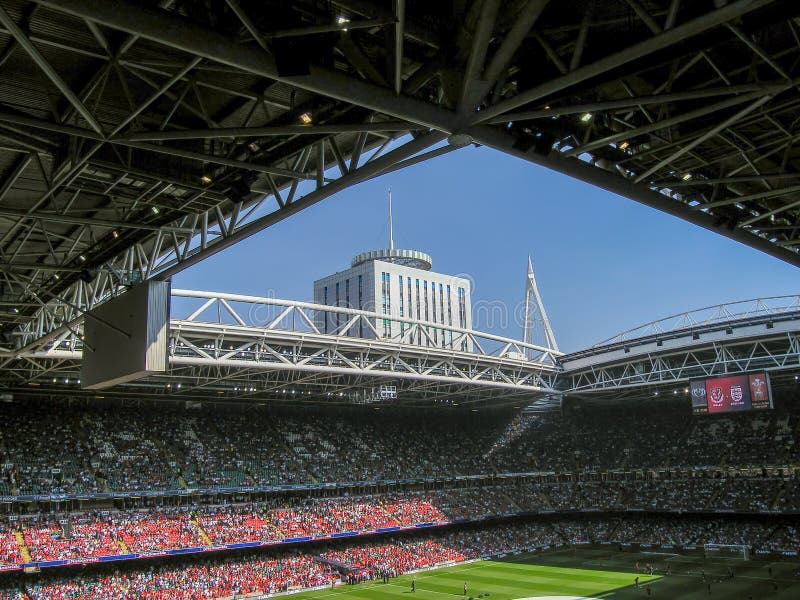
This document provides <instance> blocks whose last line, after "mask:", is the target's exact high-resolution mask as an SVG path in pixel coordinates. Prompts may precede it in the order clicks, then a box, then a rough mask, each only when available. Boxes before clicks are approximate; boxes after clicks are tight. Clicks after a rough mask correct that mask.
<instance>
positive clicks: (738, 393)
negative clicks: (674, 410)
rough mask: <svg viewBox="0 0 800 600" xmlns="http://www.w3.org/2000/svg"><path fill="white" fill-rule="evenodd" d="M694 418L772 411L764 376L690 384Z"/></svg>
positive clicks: (768, 388) (753, 375)
mask: <svg viewBox="0 0 800 600" xmlns="http://www.w3.org/2000/svg"><path fill="white" fill-rule="evenodd" d="M689 390H690V394H691V397H692V410H693V411H694V413H695V414H716V413H729V412H740V411H748V410H766V409H770V408H772V390H771V388H770V383H769V375H768V374H767V373H763V372H762V373H748V374H745V375H732V376H728V377H715V378H713V379H698V380H695V381H691V382H690V383H689Z"/></svg>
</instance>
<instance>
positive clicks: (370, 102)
mask: <svg viewBox="0 0 800 600" xmlns="http://www.w3.org/2000/svg"><path fill="white" fill-rule="evenodd" d="M34 1H35V2H37V3H39V4H43V5H46V6H49V7H51V8H53V9H55V10H60V11H63V12H66V13H68V14H71V15H74V16H77V17H80V18H84V19H88V20H92V21H95V22H97V23H101V24H103V25H105V26H107V27H110V28H112V29H118V30H121V31H125V32H127V33H130V34H133V35H135V36H139V37H142V38H145V39H149V40H151V41H154V42H157V43H161V44H164V45H166V46H169V47H172V48H175V49H179V50H182V51H185V52H188V53H191V54H194V55H197V56H202V57H205V58H207V59H210V60H213V61H215V62H220V63H223V64H226V65H228V66H231V67H235V68H238V69H241V70H244V71H247V72H250V73H253V74H256V75H260V76H263V77H267V78H270V79H274V80H278V81H282V82H285V83H287V84H289V85H292V86H295V87H298V88H302V89H306V90H309V91H311V92H315V93H319V94H323V95H325V96H329V97H331V98H335V99H338V100H342V101H346V102H350V103H353V104H356V105H359V106H363V107H366V108H369V109H371V110H375V111H378V112H381V113H384V114H387V115H390V116H393V117H396V118H400V119H405V120H408V121H410V122H413V123H419V124H420V125H424V126H426V127H430V128H432V129H437V130H439V131H442V132H445V133H453V132H457V131H458V132H462V131H465V130H466V132H468V133H469V134H470V136H471V138H472V140H473V141H475V142H477V143H480V144H483V145H486V146H490V147H492V148H495V149H497V150H500V151H503V152H506V153H508V154H511V155H513V156H517V157H519V158H522V159H523V160H527V161H529V162H532V163H534V164H538V165H541V166H544V167H547V168H549V169H552V170H555V171H558V172H561V173H563V174H566V175H569V176H571V177H574V178H577V179H580V180H581V181H585V182H587V183H590V184H592V185H596V186H598V187H600V188H603V189H606V190H608V191H610V192H613V193H615V194H619V195H621V196H624V197H627V198H630V199H632V200H635V201H637V202H640V203H642V204H646V205H648V206H651V207H653V208H656V209H658V210H661V211H663V212H666V213H668V214H671V215H673V216H676V217H679V218H681V219H683V220H686V221H688V222H691V223H694V224H696V225H699V226H701V227H704V228H705V229H708V230H710V231H713V232H716V233H719V234H721V235H724V236H726V237H728V238H731V239H734V240H736V241H739V242H741V243H743V244H745V245H748V246H750V247H753V248H756V249H758V250H761V251H762V252H765V253H766V254H769V255H771V256H774V257H776V258H779V259H781V260H783V261H786V262H788V263H790V264H793V265H796V266H800V254H798V253H796V252H793V251H792V250H789V249H787V248H780V247H778V246H776V245H774V244H772V243H770V242H769V241H767V240H766V239H763V238H760V237H758V236H756V235H753V234H751V233H748V232H746V231H743V230H741V229H734V230H733V231H731V230H729V229H728V228H726V227H724V226H721V225H720V223H719V221H718V218H717V217H715V216H714V215H711V214H706V213H702V212H696V211H692V210H691V209H690V208H689V207H688V206H687V205H684V204H682V203H680V202H678V201H675V200H673V199H672V198H668V197H666V196H664V195H662V194H660V193H658V192H657V191H654V190H651V189H649V188H648V187H647V186H645V185H643V184H635V183H633V182H630V181H627V180H626V179H624V178H623V177H622V176H620V175H619V174H615V173H609V172H606V171H604V170H602V169H599V168H597V167H594V166H591V165H588V164H586V163H584V162H582V161H580V160H576V159H565V158H564V157H561V156H557V155H552V154H551V155H550V156H543V155H540V154H537V153H535V152H524V151H521V150H519V149H518V148H517V147H516V146H515V138H513V137H512V136H511V135H509V134H507V133H505V132H502V131H500V130H497V129H493V128H489V127H486V126H473V127H469V128H467V127H466V126H465V124H464V123H463V121H462V120H461V119H460V118H459V116H458V115H457V114H456V113H454V112H452V111H449V110H445V109H442V108H440V107H437V106H434V105H432V104H429V103H427V102H424V101H421V100H417V99H414V98H409V97H405V96H402V95H401V96H397V95H395V94H394V91H393V90H391V89H388V88H382V87H379V86H376V85H373V84H370V83H366V82H364V81H360V80H358V79H355V78H352V77H349V76H346V75H342V74H339V73H335V72H332V71H328V70H325V69H321V68H318V67H313V66H312V67H311V73H310V75H306V76H301V77H285V76H280V75H279V74H278V70H277V66H276V64H275V61H274V59H272V58H271V57H270V56H269V55H267V54H266V53H265V52H264V51H263V50H262V49H261V48H260V47H258V46H256V45H253V46H244V45H241V44H238V43H236V42H235V41H234V40H231V39H229V38H227V37H225V36H223V35H220V34H219V33H217V32H215V31H213V30H210V29H208V28H205V27H202V26H199V25H195V24H193V23H190V22H188V21H186V20H185V19H183V18H182V17H180V16H178V15H175V14H171V13H169V12H166V11H156V10H152V9H147V8H143V7H141V6H134V5H132V4H130V3H128V2H124V1H123V0H104V1H102V2H101V1H93V0H34ZM774 2H775V0H738V1H736V2H731V3H729V4H728V5H726V6H724V7H723V8H720V9H716V10H713V11H711V12H709V13H706V14H704V15H702V16H700V17H697V18H695V19H693V20H692V21H689V22H687V23H684V24H682V25H680V26H677V27H674V28H672V29H669V30H667V31H665V32H664V33H661V34H659V35H656V36H654V37H652V38H650V39H648V40H645V41H643V42H641V43H639V44H635V45H633V46H631V47H630V48H628V49H626V50H623V51H622V52H619V53H616V54H614V55H611V56H609V57H606V58H603V59H600V60H599V61H596V62H594V63H590V64H588V65H586V66H585V67H580V68H578V69H577V70H576V71H574V72H573V73H568V74H567V75H565V76H563V77H558V78H556V79H553V80H551V81H550V82H548V83H546V84H544V85H545V86H547V89H546V90H545V89H544V88H542V86H538V87H537V88H536V90H530V91H529V92H523V94H520V95H519V96H515V97H514V98H511V99H510V100H509V101H507V102H506V103H500V104H498V105H495V106H494V107H490V108H489V109H487V110H484V111H480V112H479V113H478V114H477V116H478V117H479V119H480V120H481V121H484V120H487V119H490V118H492V117H494V116H498V115H499V114H501V113H503V112H506V111H509V110H513V109H514V108H516V107H518V106H521V105H523V104H526V103H527V102H529V101H530V99H529V98H528V96H530V94H531V92H536V94H534V95H536V96H537V97H541V96H539V95H538V94H540V93H542V92H544V93H545V94H551V93H556V92H558V91H561V90H563V89H566V88H567V87H569V86H571V85H573V84H575V83H577V82H579V81H585V80H586V79H588V78H590V77H593V76H596V75H598V74H600V73H603V72H606V71H608V70H609V69H613V68H615V67H618V66H621V65H623V64H626V63H628V62H630V61H632V60H636V59H639V58H643V57H646V56H648V55H650V54H653V53H655V52H657V51H659V50H661V49H663V48H666V47H668V46H670V45H672V44H675V43H678V42H679V41H682V40H684V39H686V38H687V37H691V36H695V35H699V34H701V33H703V32H704V31H708V30H710V29H713V28H715V27H718V26H720V25H722V24H724V23H726V22H728V21H730V20H732V19H735V18H737V17H740V16H742V15H745V14H747V13H749V12H751V11H754V10H758V9H760V8H763V7H766V6H768V5H770V4H772V3H774ZM526 94H527V96H526ZM326 187H327V186H326Z"/></svg>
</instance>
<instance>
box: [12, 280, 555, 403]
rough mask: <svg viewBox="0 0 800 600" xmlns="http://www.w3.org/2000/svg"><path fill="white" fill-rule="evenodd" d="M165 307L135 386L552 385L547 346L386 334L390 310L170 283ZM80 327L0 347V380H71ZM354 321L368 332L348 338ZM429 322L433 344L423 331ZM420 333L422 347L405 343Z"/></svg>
mask: <svg viewBox="0 0 800 600" xmlns="http://www.w3.org/2000/svg"><path fill="white" fill-rule="evenodd" d="M173 307H174V309H175V310H176V311H181V312H180V313H179V314H180V315H181V318H173V319H172V321H171V324H170V336H169V338H170V350H169V355H170V359H169V360H170V370H169V372H168V373H167V374H166V375H165V376H163V377H161V376H158V377H151V378H148V379H146V380H144V381H140V382H137V383H136V384H135V385H136V386H139V387H141V386H144V387H148V386H149V387H152V388H158V389H162V388H163V387H164V385H165V384H167V383H170V384H174V383H177V382H182V385H181V388H180V389H182V390H183V392H182V393H185V394H187V395H188V396H191V395H193V394H198V393H199V394H202V393H205V392H213V393H217V391H219V390H220V389H224V390H232V389H233V388H234V387H235V388H239V387H247V388H248V390H250V388H253V387H256V388H257V390H250V391H249V392H248V393H251V394H254V393H255V392H256V391H258V392H259V395H262V396H263V395H264V394H265V393H266V394H267V395H269V394H273V393H275V392H276V390H277V391H279V390H281V389H282V388H285V387H287V386H292V388H297V387H298V386H299V387H301V388H302V390H303V392H304V393H305V392H306V391H310V390H312V389H325V390H327V391H330V390H331V389H335V388H336V387H337V386H347V387H348V388H353V389H355V390H364V389H367V388H369V387H374V386H376V385H379V384H380V382H385V381H391V382H394V383H397V384H398V385H399V386H400V389H401V391H402V392H403V393H404V394H407V399H409V400H413V399H415V398H417V399H428V400H429V399H431V398H435V397H438V396H439V395H458V396H459V397H468V396H472V395H474V396H475V397H476V400H477V401H481V402H483V401H486V400H489V399H495V400H502V399H510V398H525V399H531V398H535V397H538V395H540V394H554V393H557V392H556V391H555V388H554V384H555V378H556V375H557V371H558V369H557V368H556V366H555V361H556V359H557V357H558V356H559V353H558V352H557V351H554V350H551V349H548V348H542V347H539V346H536V345H533V344H527V343H525V342H520V341H518V340H512V339H508V338H504V337H502V336H497V335H494V334H488V333H483V332H478V331H473V330H466V329H461V328H457V327H449V326H446V325H443V324H437V323H433V322H423V321H417V320H414V319H402V321H400V320H399V319H396V320H398V321H400V322H401V323H402V326H403V327H402V328H403V333H401V334H398V335H396V336H395V337H392V338H386V337H381V336H380V334H379V332H378V329H377V327H376V324H377V323H378V322H379V321H382V320H385V319H386V318H390V319H393V318H392V317H387V316H386V315H383V314H381V313H373V312H367V311H360V310H354V309H347V308H337V307H331V306H324V305H316V304H311V303H304V302H295V301H287V300H278V299H273V298H257V297H251V296H241V295H235V294H221V293H213V292H195V291H188V290H173ZM334 319H336V321H339V322H340V325H339V326H338V327H337V328H336V329H335V330H334V331H332V332H328V333H326V332H324V331H323V328H322V327H321V325H320V324H321V322H323V321H326V320H327V321H330V322H334ZM81 326H82V325H81V319H77V320H76V321H74V322H73V323H72V324H71V326H70V328H69V329H67V330H65V331H63V332H62V333H61V334H60V335H58V336H55V337H51V338H50V339H49V340H47V341H42V340H38V341H37V342H36V344H35V345H29V346H28V347H27V348H23V349H20V350H18V351H16V352H12V353H7V354H5V355H0V361H1V362H0V373H2V374H3V378H4V383H5V384H6V385H10V386H14V385H20V384H27V383H29V382H33V383H37V384H41V385H44V384H48V383H56V384H60V382H61V381H62V378H63V379H66V380H67V381H69V380H71V381H72V383H73V384H75V382H76V381H77V378H78V377H79V363H80V358H81V349H82V347H83V341H82V338H81V335H80V329H81ZM360 329H363V330H365V331H366V332H368V334H371V335H372V336H374V337H372V338H362V337H356V336H357V334H358V332H359V330H360ZM434 329H435V330H436V331H437V333H438V335H439V339H441V340H442V342H441V344H436V343H435V340H434V338H433V337H432V336H431V335H430V333H428V332H429V331H432V330H434ZM420 332H423V333H425V338H424V339H425V340H426V342H425V343H424V344H423V345H419V344H415V343H413V341H412V340H414V339H418V334H419V333H420ZM445 339H447V340H448V341H447V342H446V343H445ZM526 355H530V356H532V357H534V359H532V360H531V359H526V358H524V357H525V356H526ZM54 370H58V374H57V375H54ZM189 373H191V375H189ZM281 374H284V375H281ZM51 378H54V379H55V381H54V382H51V381H50V380H51ZM301 380H302V382H301ZM243 381H249V382H250V384H249V385H247V386H244V385H240V384H241V383H242V382H243ZM255 381H257V382H258V383H257V384H254V382H255ZM332 382H333V383H332ZM420 386H424V387H420ZM235 391H238V389H237V390H235ZM327 391H326V393H327ZM173 395H178V394H177V392H174V393H173Z"/></svg>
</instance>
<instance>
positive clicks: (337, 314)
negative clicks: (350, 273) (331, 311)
mask: <svg viewBox="0 0 800 600" xmlns="http://www.w3.org/2000/svg"><path fill="white" fill-rule="evenodd" d="M336 306H339V282H338V281H337V282H336ZM339 317H340V315H339V313H338V312H337V313H336V331H337V333H338V331H339Z"/></svg>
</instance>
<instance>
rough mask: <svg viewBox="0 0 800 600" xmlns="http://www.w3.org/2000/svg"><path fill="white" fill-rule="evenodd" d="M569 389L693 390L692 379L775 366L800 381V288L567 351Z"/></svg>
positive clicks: (584, 393) (776, 376)
mask: <svg viewBox="0 0 800 600" xmlns="http://www.w3.org/2000/svg"><path fill="white" fill-rule="evenodd" d="M559 364H560V366H562V367H563V369H564V371H563V372H562V374H561V380H560V382H559V387H560V389H562V390H564V391H565V392H567V393H569V394H571V395H575V396H580V397H586V398H595V399H609V398H620V397H622V396H626V395H628V396H636V397H642V396H645V397H646V396H658V395H663V394H672V395H684V394H687V393H688V389H687V387H686V386H687V385H688V382H689V380H690V379H698V378H705V377H715V376H720V375H726V374H737V373H746V372H752V371H758V370H765V371H769V372H770V374H771V377H772V380H773V382H775V383H776V384H779V383H780V384H782V383H784V382H789V381H791V382H792V383H793V384H796V381H797V379H796V378H797V374H798V373H800V296H781V297H776V298H766V299H757V300H747V301H741V302H733V303H730V304H723V305H717V306H713V307H706V308H702V309H699V310H695V311H690V312H686V313H682V314H680V315H675V316H673V317H668V318H666V319H661V320H659V321H654V322H652V323H648V324H647V325H643V326H642V327H639V328H636V329H632V330H630V331H628V332H624V333H622V334H619V335H618V336H615V337H614V338H611V339H610V340H607V341H606V342H603V343H602V344H599V345H597V346H593V347H591V348H588V349H586V350H583V351H581V352H575V353H573V354H569V355H565V356H562V357H561V358H560V359H559Z"/></svg>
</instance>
